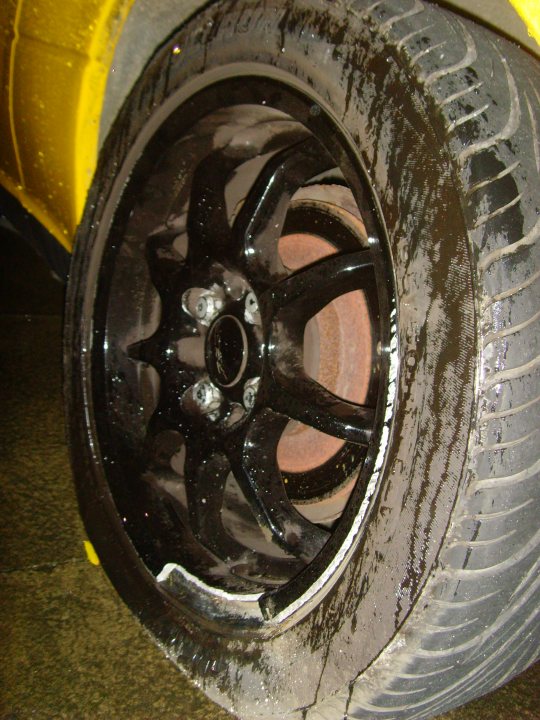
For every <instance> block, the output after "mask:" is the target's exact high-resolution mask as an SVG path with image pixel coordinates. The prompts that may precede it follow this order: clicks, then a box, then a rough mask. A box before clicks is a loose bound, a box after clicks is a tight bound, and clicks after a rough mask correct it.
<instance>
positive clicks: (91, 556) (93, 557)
mask: <svg viewBox="0 0 540 720" xmlns="http://www.w3.org/2000/svg"><path fill="white" fill-rule="evenodd" d="M83 543H84V549H85V550H86V557H87V558H88V561H89V562H91V563H92V565H99V558H98V556H97V553H96V551H95V550H94V546H93V545H92V543H91V542H90V540H84V541H83Z"/></svg>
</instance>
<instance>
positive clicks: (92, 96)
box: [0, 0, 134, 250]
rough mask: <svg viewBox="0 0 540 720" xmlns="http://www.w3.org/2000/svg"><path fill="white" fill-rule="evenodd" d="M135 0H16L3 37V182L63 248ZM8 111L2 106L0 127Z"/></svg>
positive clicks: (93, 156) (77, 212)
mask: <svg viewBox="0 0 540 720" xmlns="http://www.w3.org/2000/svg"><path fill="white" fill-rule="evenodd" d="M4 2H6V0H0V4H1V3H4ZM7 2H8V3H9V2H12V3H15V2H16V0H7ZM133 2H134V0H70V1H69V2H63V3H60V2H58V0H18V2H16V13H15V17H14V20H13V28H12V34H11V35H10V37H9V38H8V37H7V35H4V36H3V37H0V56H1V54H2V51H5V50H6V44H7V43H10V52H9V80H8V78H7V77H6V73H5V72H4V73H3V80H2V82H3V85H4V87H5V85H6V84H7V85H8V88H9V93H10V95H9V122H8V123H7V124H8V127H9V132H10V134H11V136H12V142H11V143H8V144H9V146H10V151H12V155H13V157H12V159H11V163H10V164H9V165H8V164H7V163H6V162H3V163H1V164H0V182H1V183H2V185H4V186H5V187H6V189H8V190H9V191H10V192H11V193H12V194H13V195H15V197H17V199H18V200H19V201H20V202H21V203H22V204H23V205H24V206H25V207H26V209H27V210H29V211H30V212H31V213H32V214H33V215H34V216H35V217H36V218H37V219H38V220H39V221H40V222H41V223H42V224H43V225H44V226H45V227H46V228H47V229H48V230H49V231H50V232H51V233H52V234H53V235H54V236H55V237H56V238H57V239H58V240H59V241H60V242H61V243H62V245H64V247H66V248H67V249H68V250H69V249H71V247H72V242H73V236H74V233H75V229H76V227H77V224H78V222H79V220H80V218H81V215H82V211H83V208H84V203H85V200H86V195H87V192H88V188H89V186H90V183H91V180H92V176H93V173H94V170H95V165H96V160H97V148H98V137H99V123H100V117H101V110H102V106H103V100H104V95H105V89H106V82H107V75H108V71H109V67H110V64H111V62H112V57H113V53H114V48H115V44H116V42H117V40H118V37H119V34H120V31H121V28H122V26H123V23H124V21H125V19H126V17H127V15H128V12H129V10H130V8H131V6H132V4H133ZM4 7H6V6H4ZM12 7H14V5H12ZM12 14H13V13H12ZM1 15H2V13H0V16H1ZM2 43H4V46H2ZM4 56H5V55H4ZM6 112H7V111H6V108H5V107H0V127H5V125H6V119H5V115H6ZM3 120H4V122H3V125H2V121H3ZM3 154H4V153H3V152H2V155H3Z"/></svg>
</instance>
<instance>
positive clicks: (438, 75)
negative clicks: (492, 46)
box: [424, 20, 477, 87]
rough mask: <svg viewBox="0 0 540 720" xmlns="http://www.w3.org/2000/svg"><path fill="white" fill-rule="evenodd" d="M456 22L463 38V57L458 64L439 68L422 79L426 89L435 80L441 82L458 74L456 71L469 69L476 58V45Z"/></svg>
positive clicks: (459, 22)
mask: <svg viewBox="0 0 540 720" xmlns="http://www.w3.org/2000/svg"><path fill="white" fill-rule="evenodd" d="M457 22H458V24H459V25H460V26H461V29H462V31H463V36H464V38H465V46H466V52H465V55H464V56H463V58H462V59H461V60H460V61H459V62H457V63H455V64H453V65H449V66H448V67H445V68H441V69H440V70H434V71H433V72H432V73H430V74H429V75H428V76H427V77H426V78H425V79H424V85H425V86H426V87H429V86H430V85H433V83H435V82H437V80H441V79H442V78H444V77H446V76H447V75H452V74H453V73H456V72H458V70H464V69H465V68H466V67H469V65H470V64H471V63H473V62H474V61H475V60H476V58H477V50H476V43H475V42H474V39H473V37H472V35H471V34H470V33H469V32H468V30H467V29H466V28H465V26H464V25H463V23H462V22H461V21H460V20H458V21H457Z"/></svg>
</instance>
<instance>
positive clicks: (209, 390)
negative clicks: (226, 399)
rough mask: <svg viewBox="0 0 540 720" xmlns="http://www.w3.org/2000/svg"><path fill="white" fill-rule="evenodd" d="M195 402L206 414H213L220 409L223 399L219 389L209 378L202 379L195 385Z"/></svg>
mask: <svg viewBox="0 0 540 720" xmlns="http://www.w3.org/2000/svg"><path fill="white" fill-rule="evenodd" d="M193 397H194V398H195V402H196V403H197V405H198V406H199V408H200V409H201V411H202V412H203V413H204V414H205V415H212V414H214V413H216V412H217V411H218V410H219V407H220V405H221V401H222V399H223V397H222V395H221V392H220V391H219V389H218V388H217V387H216V386H215V385H214V384H213V383H211V382H210V381H209V380H200V381H199V382H198V383H195V385H194V386H193Z"/></svg>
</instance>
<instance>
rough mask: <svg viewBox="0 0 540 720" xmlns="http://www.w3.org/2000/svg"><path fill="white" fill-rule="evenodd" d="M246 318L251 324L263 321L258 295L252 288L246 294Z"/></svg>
mask: <svg viewBox="0 0 540 720" xmlns="http://www.w3.org/2000/svg"><path fill="white" fill-rule="evenodd" d="M244 319H245V321H246V322H248V323H250V324H251V325H259V324H260V322H261V313H260V310H259V303H258V302H257V297H256V295H255V293H254V292H253V291H252V290H250V291H249V292H248V294H247V295H246V301H245V309H244Z"/></svg>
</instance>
